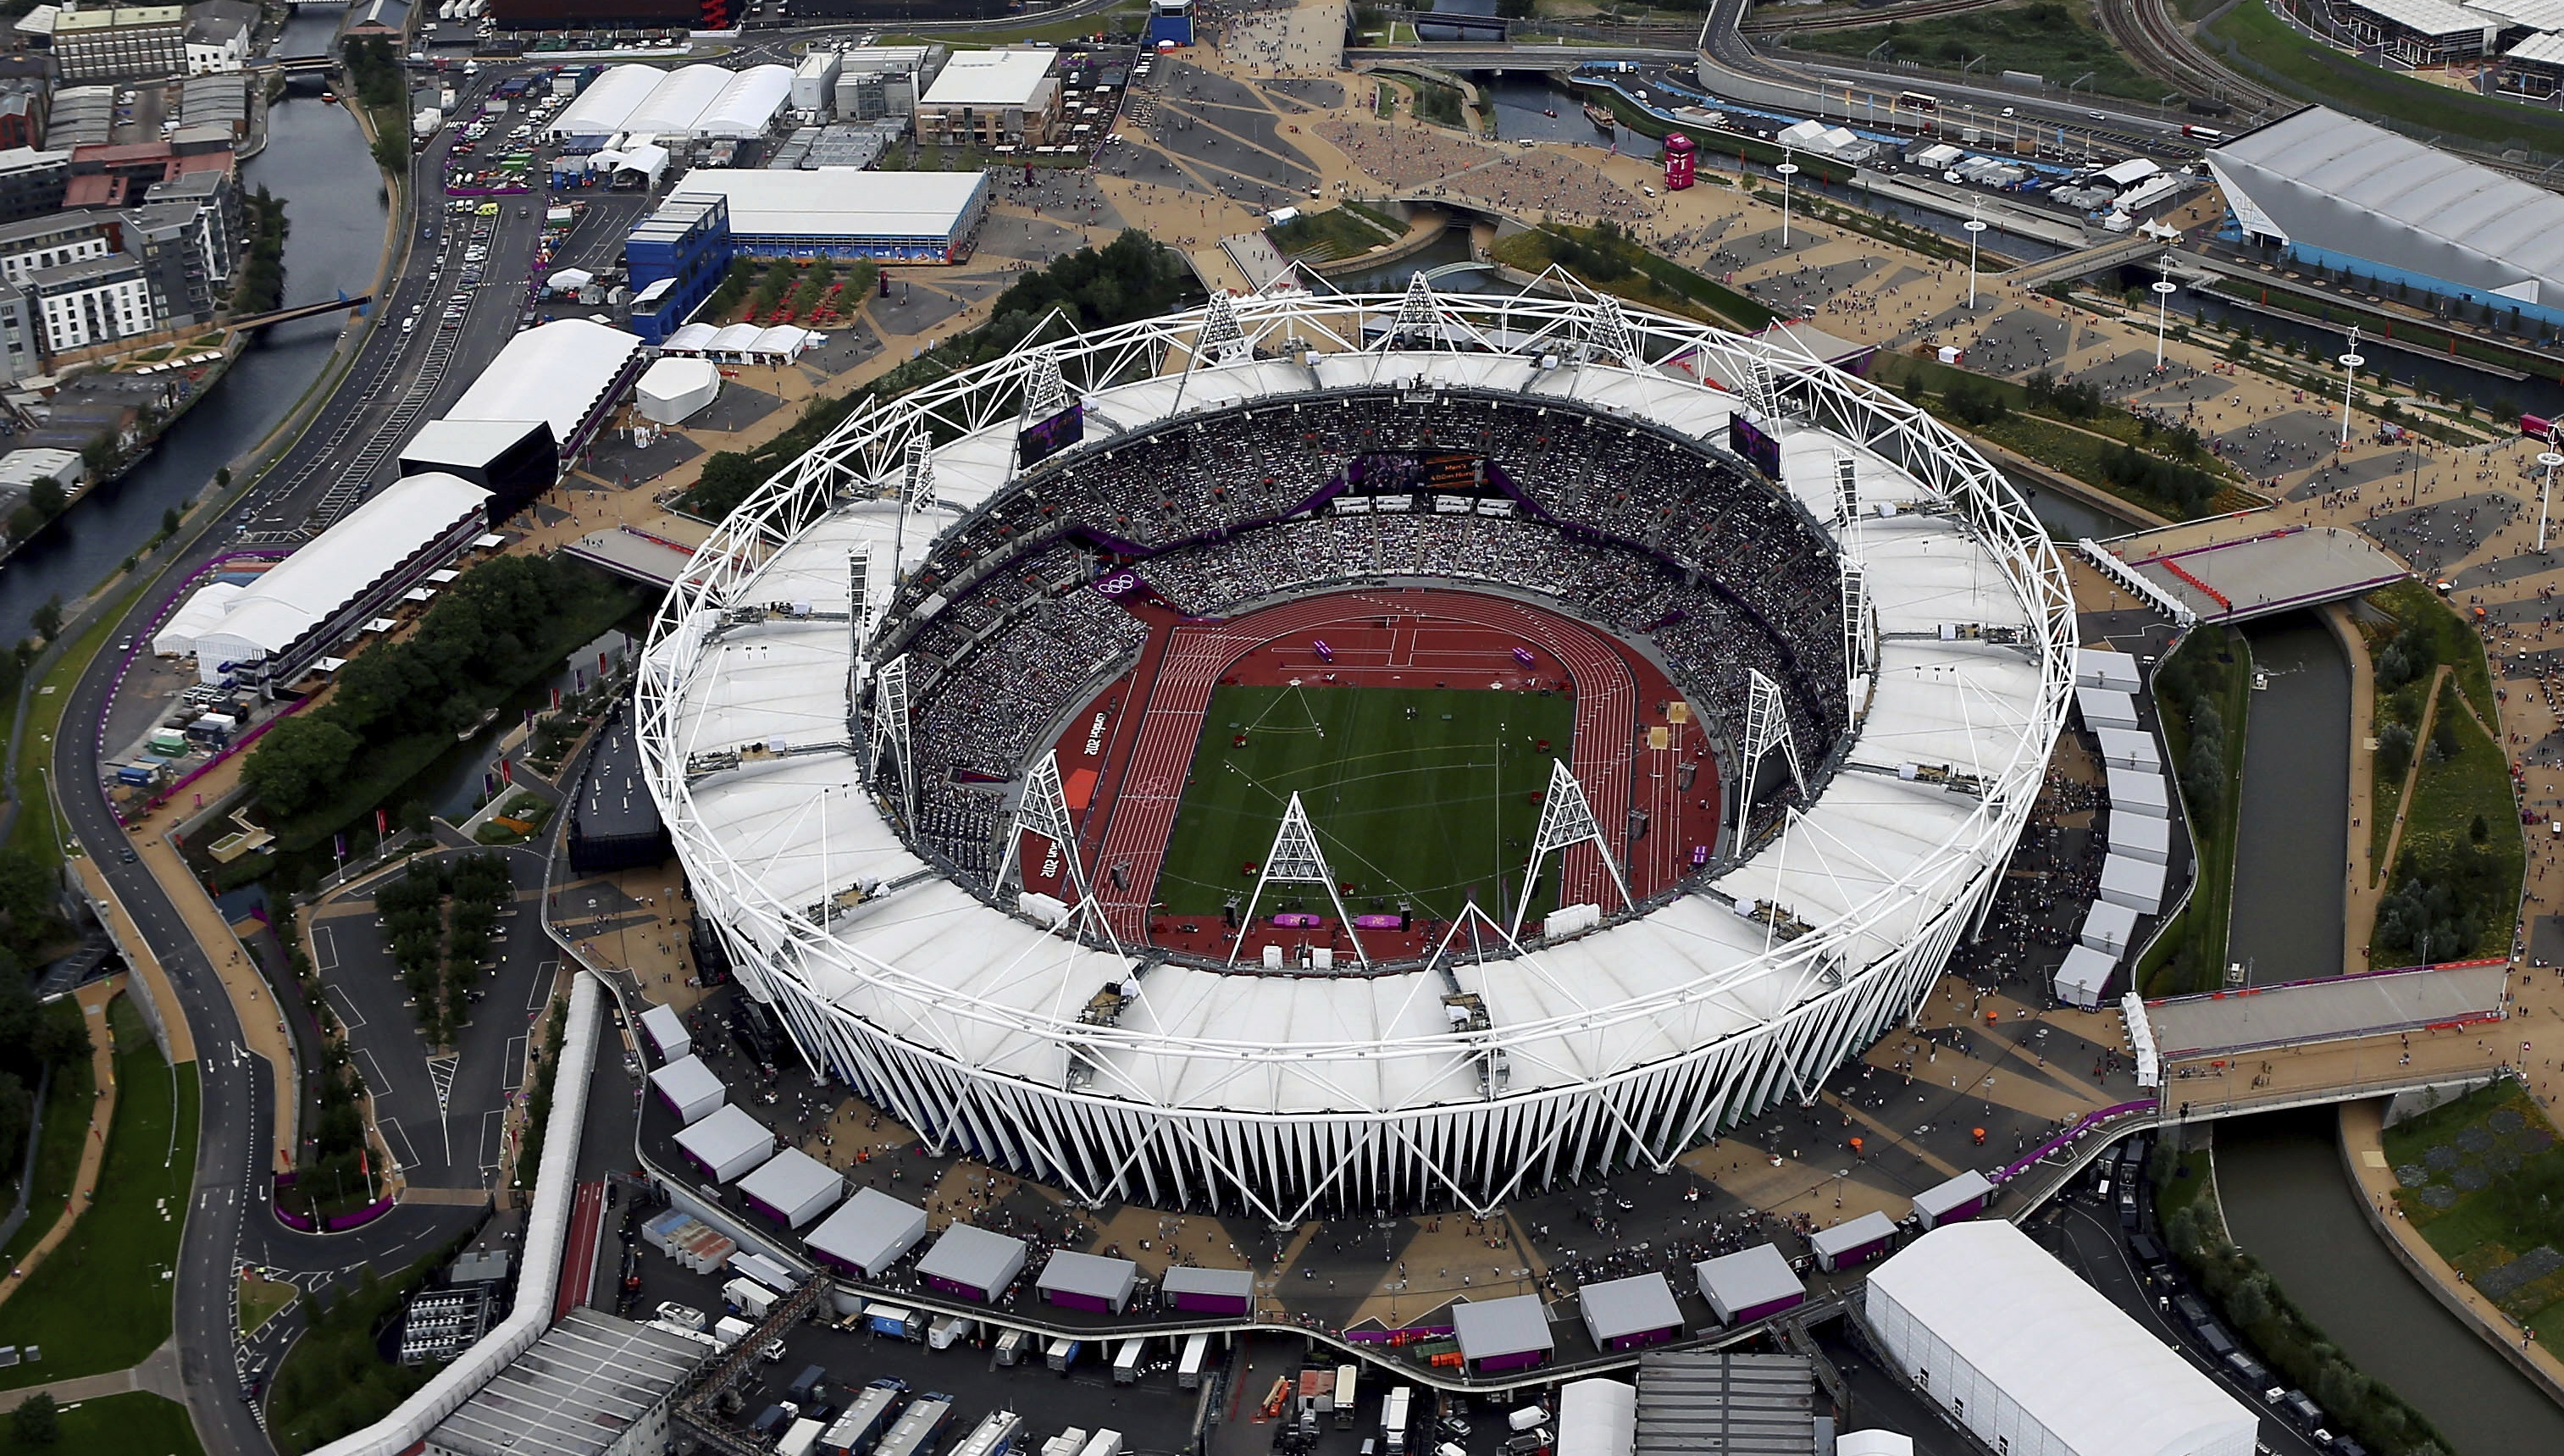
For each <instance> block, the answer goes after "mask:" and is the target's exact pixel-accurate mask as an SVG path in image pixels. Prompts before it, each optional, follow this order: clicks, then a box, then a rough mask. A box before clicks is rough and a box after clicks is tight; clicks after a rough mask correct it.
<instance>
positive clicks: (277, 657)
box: [151, 472, 490, 687]
mask: <svg viewBox="0 0 2564 1456" xmlns="http://www.w3.org/2000/svg"><path fill="white" fill-rule="evenodd" d="M489 511H490V493H489V492H488V491H485V490H483V489H481V488H480V487H479V486H476V485H474V484H472V483H471V482H470V481H467V480H463V479H461V478H460V477H457V476H451V475H445V474H443V473H441V472H440V473H429V474H422V475H412V476H403V477H401V478H400V479H399V480H396V481H394V482H392V483H391V484H390V485H388V486H385V487H384V488H383V490H382V493H381V494H380V495H377V496H375V497H374V498H373V499H372V500H370V501H367V502H365V503H364V504H363V505H361V506H358V507H357V508H356V509H355V510H353V511H350V512H348V513H347V514H346V515H345V516H342V517H340V518H338V522H337V523H336V524H335V525H332V526H330V527H329V528H328V529H327V530H324V531H322V532H320V534H319V535H317V536H315V537H313V538H312V539H311V540H310V541H307V542H305V543H304V545H303V547H302V548H301V549H300V550H297V551H296V552H295V553H294V554H293V555H291V556H288V557H286V558H285V559H284V560H283V561H281V562H279V563H278V564H277V565H276V566H274V567H273V568H271V569H270V570H269V571H268V572H267V574H266V575H264V576H261V577H260V578H258V580H257V581H255V582H253V583H251V584H249V585H247V586H240V587H235V586H229V585H225V584H222V583H215V584H213V585H209V586H206V587H204V588H202V589H201V590H199V591H198V592H197V593H196V595H195V596H193V597H190V598H189V599H188V602H187V604H186V605H185V606H183V607H181V608H180V609H179V611H178V614H177V615H176V616H175V617H173V618H172V619H171V626H176V625H177V624H178V623H180V622H188V623H201V624H202V625H199V626H196V627H195V630H194V636H193V639H192V640H189V639H188V638H186V637H184V636H180V635H176V634H173V633H172V632H170V631H169V630H168V629H166V628H164V629H163V630H162V631H161V632H160V633H159V634H158V635H156V636H154V637H153V638H152V643H151V645H152V649H153V650H154V651H156V652H162V653H167V654H170V655H172V656H180V657H183V656H187V655H189V654H191V653H192V654H193V655H194V657H195V659H196V680H197V681H198V682H201V683H221V682H222V681H223V680H224V679H226V678H235V679H237V680H239V681H240V682H242V683H244V684H248V685H251V686H265V687H275V686H279V685H282V684H285V683H290V682H291V681H293V679H294V678H295V677H297V676H298V675H300V674H301V673H302V671H303V670H304V669H305V668H307V667H310V666H311V665H312V664H313V662H314V661H316V660H317V659H319V658H320V656H321V655H322V653H323V652H324V651H325V650H326V649H327V648H329V647H330V646H332V645H334V644H336V643H337V642H339V641H341V640H342V639H344V638H345V637H346V635H347V634H348V633H349V632H351V631H353V630H355V629H356V628H357V627H359V626H361V625H362V624H363V623H364V621H365V620H366V619H367V618H369V617H372V616H375V615H376V614H378V613H380V612H381V611H382V609H383V608H384V607H386V606H388V605H390V603H391V602H392V601H393V600H394V599H395V598H397V597H399V596H400V595H401V593H403V592H405V591H407V590H409V589H410V587H412V586H413V585H415V584H416V583H417V581H418V579H419V578H420V577H422V576H425V575H426V574H427V573H428V572H429V571H431V570H434V569H435V568H436V567H437V566H439V565H442V564H443V563H444V562H446V561H448V560H450V559H452V558H453V556H454V554H455V553H456V552H458V551H460V550H462V549H463V547H464V546H466V545H468V544H470V542H471V541H472V539H473V538H474V537H475V536H478V535H479V534H480V533H481V531H482V529H483V526H484V523H485V522H486V521H487V520H488V519H489ZM199 602H205V603H207V606H208V607H211V606H213V605H217V604H218V605H219V607H220V611H219V614H216V613H215V612H213V611H210V610H203V609H199V608H198V603H199Z"/></svg>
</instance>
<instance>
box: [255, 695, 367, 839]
mask: <svg viewBox="0 0 2564 1456" xmlns="http://www.w3.org/2000/svg"><path fill="white" fill-rule="evenodd" d="M358 746H359V743H358V740H357V737H356V735H355V734H354V733H351V732H349V731H347V729H345V728H340V727H339V726H338V725H337V724H335V723H333V722H331V721H330V720H329V719H327V718H325V717H320V716H317V715H310V714H307V715H305V716H303V717H300V718H289V719H287V720H286V721H285V722H283V723H280V724H278V725H277V726H276V727H275V728H271V729H269V731H268V734H267V736H266V737H265V738H263V739H261V740H260V742H259V745H258V750H257V751H256V752H254V753H252V754H251V755H250V757H249V761H248V762H247V763H245V764H243V765H242V766H241V780H242V782H244V783H246V784H247V785H249V788H250V790H251V792H253V793H255V794H257V795H258V798H259V801H260V802H261V803H263V804H265V805H266V806H267V807H268V808H269V809H270V810H272V811H274V812H275V813H277V814H280V815H286V816H291V815H294V814H298V813H301V812H302V811H303V810H305V809H307V808H310V807H311V806H312V805H313V804H314V803H316V802H317V801H319V799H320V796H321V795H322V794H323V793H325V792H326V791H327V790H328V789H329V788H330V787H332V786H333V785H334V784H335V783H336V782H337V779H338V775H339V774H340V773H342V772H343V771H345V769H346V767H347V762H348V760H349V759H350V758H352V757H354V756H355V752H356V749H357V747H358Z"/></svg>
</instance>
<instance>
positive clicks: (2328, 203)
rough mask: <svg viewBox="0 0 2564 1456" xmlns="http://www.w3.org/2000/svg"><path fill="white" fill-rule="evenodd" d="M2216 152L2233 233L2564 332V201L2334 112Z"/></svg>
mask: <svg viewBox="0 0 2564 1456" xmlns="http://www.w3.org/2000/svg"><path fill="white" fill-rule="evenodd" d="M2207 160H2208V168H2209V170H2210V171H2211V172H2213V173H2215V174H2216V177H2217V181H2218V184H2219V186H2220V187H2221V188H2222V189H2223V190H2224V192H2225V194H2226V204H2227V207H2228V208H2229V209H2230V212H2231V216H2230V217H2229V219H2228V221H2227V236H2228V237H2229V238H2231V239H2233V240H2235V241H2238V242H2241V243H2244V244H2246V245H2248V246H2253V247H2259V248H2266V249H2270V250H2272V251H2273V252H2274V253H2275V254H2276V255H2277V256H2279V257H2283V258H2286V259H2288V260H2289V261H2291V262H2293V263H2296V264H2298V265H2299V266H2301V267H2304V268H2306V269H2309V270H2321V271H2322V272H2324V273H2327V274H2338V275H2342V276H2344V277H2345V278H2347V279H2349V280H2354V281H2356V283H2357V285H2358V286H2359V287H2360V288H2361V289H2362V290H2363V291H2364V292H2367V293H2372V294H2391V295H2393V296H2395V297H2396V298H2398V299H2399V300H2400V301H2403V302H2407V303H2412V304H2418V305H2422V306H2424V307H2434V306H2436V308H2437V309H2438V310H2439V311H2440V312H2442V313H2443V314H2444V315H2454V316H2457V317H2458V318H2461V319H2463V320H2465V321H2468V322H2482V323H2489V324H2492V325H2493V326H2495V327H2497V328H2504V329H2509V330H2513V331H2517V332H2521V333H2525V334H2529V335H2531V336H2551V335H2554V334H2557V333H2564V197H2559V196H2557V195H2556V194H2555V193H2552V192H2549V191H2547V190H2546V189H2545V188H2543V187H2539V186H2536V185H2534V184H2533V183H2529V182H2525V181H2522V180H2521V179H2519V178H2517V177H2513V176H2510V175H2508V174H2506V173H2502V172H2496V171H2494V170H2492V169H2491V168H2489V167H2484V166H2479V165H2477V164H2475V163H2473V162H2469V161H2465V160H2463V159H2461V158H2458V157H2455V156H2452V155H2450V154H2449V153H2447V152H2445V151H2441V150H2438V149H2437V148H2435V147H2430V146H2426V145H2424V144H2423V143H2421V142H2419V141H2415V140H2413V139H2412V138H2410V137H2407V136H2401V135H2398V134H2397V133H2395V132H2392V131H2388V130H2385V129H2383V128H2381V127H2377V126H2371V125H2369V124H2368V123H2367V122H2365V121H2361V120H2358V119H2357V118H2355V117H2351V116H2345V115H2342V114H2341V113H2339V112H2337V111H2331V110H2327V109H2325V108H2324V107H2322V106H2308V107H2306V108H2305V109H2304V110H2301V111H2297V112H2294V113H2292V114H2290V115H2288V116H2284V117H2282V118H2280V119H2279V120H2276V121H2272V122H2270V123H2269V124H2267V125H2265V126H2261V127H2258V128H2255V129H2254V130H2251V131H2247V132H2244V134H2243V135H2241V136H2238V137H2235V138H2233V139H2232V140H2229V141H2226V142H2223V143H2221V144H2219V145H2217V146H2214V147H2211V148H2209V150H2208V153H2207Z"/></svg>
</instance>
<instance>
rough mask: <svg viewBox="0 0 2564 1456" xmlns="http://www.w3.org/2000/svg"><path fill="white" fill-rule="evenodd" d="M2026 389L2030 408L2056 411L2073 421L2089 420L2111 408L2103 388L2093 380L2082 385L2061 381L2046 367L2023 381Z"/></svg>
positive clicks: (2041, 411) (2048, 412)
mask: <svg viewBox="0 0 2564 1456" xmlns="http://www.w3.org/2000/svg"><path fill="white" fill-rule="evenodd" d="M2021 387H2022V392H2023V393H2024V394H2027V395H2028V396H2029V397H2030V408H2031V409H2034V410H2037V411H2039V412H2040V413H2042V414H2054V415H2057V416H2059V417H2061V418H2064V419H2069V420H2088V419H2090V418H2092V417H2093V416H2094V415H2097V414H2099V413H2100V412H2101V411H2102V410H2103V409H2105V408H2107V406H2106V405H2104V404H2103V403H2102V400H2101V390H2100V388H2099V387H2098V386H2097V385H2095V384H2093V383H2092V382H2091V381H2090V380H2085V381H2083V382H2082V383H2079V384H2059V383H2057V382H2056V376H2055V375H2053V374H2050V373H2049V372H2047V371H2046V370H2045V369H2041V370H2039V371H2038V372H2037V373H2035V374H2032V375H2030V377H2029V378H2028V379H2025V380H2023V381H2022V385H2021Z"/></svg>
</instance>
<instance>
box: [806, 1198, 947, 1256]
mask: <svg viewBox="0 0 2564 1456" xmlns="http://www.w3.org/2000/svg"><path fill="white" fill-rule="evenodd" d="M924 1237H926V1210H925V1209H923V1208H920V1207H918V1206H917V1205H916V1204H914V1203H903V1202H901V1201H900V1200H899V1199H897V1198H894V1197H892V1196H891V1195H889V1194H888V1193H885V1192H883V1191H882V1190H881V1189H879V1188H857V1189H856V1190H855V1196H853V1197H852V1198H849V1199H847V1200H846V1201H845V1202H844V1203H841V1204H839V1205H838V1206H837V1209H836V1211H835V1212H833V1213H831V1214H829V1215H828V1216H827V1217H826V1218H825V1219H823V1220H821V1221H820V1224H819V1226H818V1227H817V1228H814V1229H812V1230H810V1232H809V1233H808V1234H807V1235H805V1236H804V1237H803V1238H802V1242H803V1243H804V1244H806V1245H807V1246H808V1247H809V1248H810V1250H811V1252H813V1253H817V1254H825V1255H828V1256H829V1257H830V1258H834V1259H839V1260H842V1261H844V1262H846V1263H848V1264H852V1265H854V1266H855V1267H856V1268H857V1269H860V1270H862V1271H863V1272H864V1275H865V1277H866V1278H877V1277H879V1276H880V1274H881V1272H882V1271H883V1270H884V1269H887V1268H889V1267H890V1266H891V1265H892V1264H893V1263H895V1262H897V1261H898V1259H899V1256H900V1255H902V1254H905V1253H907V1252H908V1251H909V1250H910V1249H912V1248H914V1247H916V1245H917V1241H918V1240H920V1239H922V1238H924Z"/></svg>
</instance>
